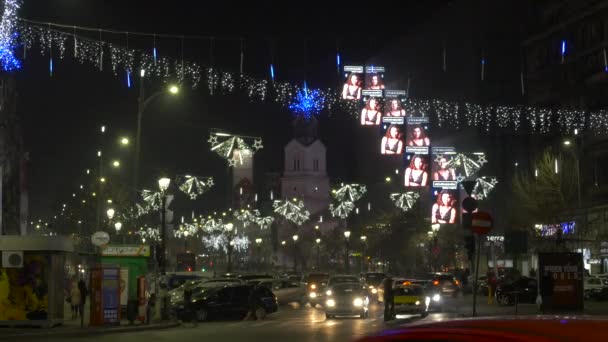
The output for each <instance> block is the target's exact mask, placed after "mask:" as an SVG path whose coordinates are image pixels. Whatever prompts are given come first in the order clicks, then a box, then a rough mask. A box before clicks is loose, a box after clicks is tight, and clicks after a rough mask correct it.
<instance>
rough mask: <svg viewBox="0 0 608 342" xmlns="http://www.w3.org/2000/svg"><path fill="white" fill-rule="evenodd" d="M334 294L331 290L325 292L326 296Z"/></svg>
mask: <svg viewBox="0 0 608 342" xmlns="http://www.w3.org/2000/svg"><path fill="white" fill-rule="evenodd" d="M332 293H333V292H331V290H327V291H325V294H326V295H328V296H331V294H332Z"/></svg>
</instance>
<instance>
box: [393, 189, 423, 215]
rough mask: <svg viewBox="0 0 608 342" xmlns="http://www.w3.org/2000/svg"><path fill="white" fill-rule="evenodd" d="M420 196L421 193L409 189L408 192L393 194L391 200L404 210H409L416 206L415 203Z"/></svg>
mask: <svg viewBox="0 0 608 342" xmlns="http://www.w3.org/2000/svg"><path fill="white" fill-rule="evenodd" d="M419 197H420V194H419V193H417V192H413V191H408V192H406V193H395V194H391V195H390V198H391V201H393V203H394V204H395V206H396V207H397V208H399V209H401V210H403V211H408V210H410V209H412V208H413V207H414V204H415V203H416V201H417V200H418V198H419Z"/></svg>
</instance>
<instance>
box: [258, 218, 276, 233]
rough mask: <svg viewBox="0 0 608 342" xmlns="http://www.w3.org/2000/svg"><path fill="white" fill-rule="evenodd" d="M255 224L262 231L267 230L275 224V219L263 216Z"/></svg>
mask: <svg viewBox="0 0 608 342" xmlns="http://www.w3.org/2000/svg"><path fill="white" fill-rule="evenodd" d="M255 223H256V224H257V225H258V226H260V229H262V230H265V229H268V228H269V227H270V226H271V225H272V223H274V217H272V216H262V217H258V218H257V219H256V221H255Z"/></svg>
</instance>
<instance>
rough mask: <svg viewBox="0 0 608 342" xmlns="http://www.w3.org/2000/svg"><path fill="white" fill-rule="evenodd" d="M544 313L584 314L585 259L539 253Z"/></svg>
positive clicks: (566, 254)
mask: <svg viewBox="0 0 608 342" xmlns="http://www.w3.org/2000/svg"><path fill="white" fill-rule="evenodd" d="M538 267H539V275H540V293H541V296H542V300H543V302H542V306H541V308H542V310H543V312H545V311H547V312H559V311H569V310H583V305H584V302H583V272H584V267H583V255H582V254H581V253H539V254H538Z"/></svg>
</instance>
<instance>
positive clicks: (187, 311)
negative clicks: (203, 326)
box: [184, 282, 198, 327]
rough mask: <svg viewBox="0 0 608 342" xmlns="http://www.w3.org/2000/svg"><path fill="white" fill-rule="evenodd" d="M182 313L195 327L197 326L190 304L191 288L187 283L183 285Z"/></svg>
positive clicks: (192, 307)
mask: <svg viewBox="0 0 608 342" xmlns="http://www.w3.org/2000/svg"><path fill="white" fill-rule="evenodd" d="M184 313H185V316H186V317H188V319H189V320H190V322H192V324H194V326H195V327H196V326H198V321H197V319H196V314H195V313H194V305H193V302H192V286H190V283H188V282H186V284H184Z"/></svg>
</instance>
